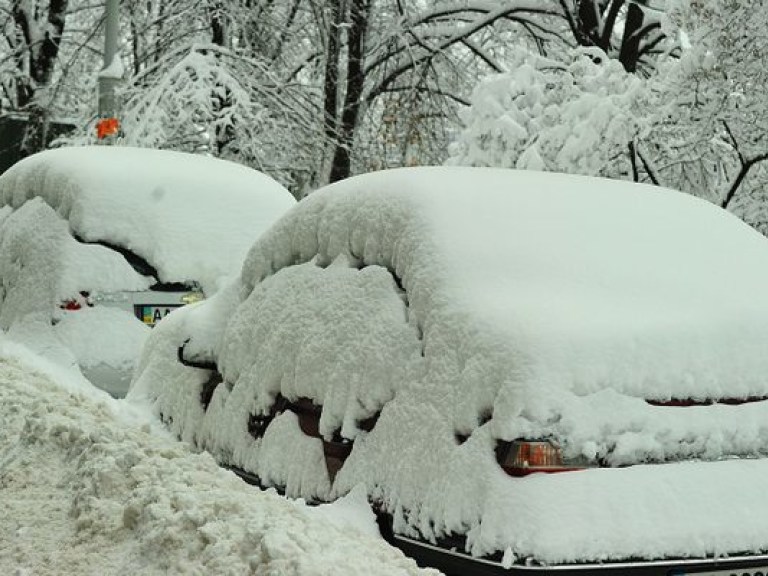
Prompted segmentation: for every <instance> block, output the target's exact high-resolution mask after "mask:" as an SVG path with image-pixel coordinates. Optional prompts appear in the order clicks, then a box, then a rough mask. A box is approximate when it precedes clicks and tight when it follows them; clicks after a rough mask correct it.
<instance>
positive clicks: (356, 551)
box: [0, 342, 436, 576]
mask: <svg viewBox="0 0 768 576" xmlns="http://www.w3.org/2000/svg"><path fill="white" fill-rule="evenodd" d="M7 353H8V346H7V345H6V344H5V342H3V356H6V359H4V360H3V361H0V430H2V431H3V433H2V435H0V471H2V486H3V506H2V507H0V571H2V572H3V573H7V574H27V573H29V574H39V575H44V574H84V573H99V574H127V573H130V574H147V575H150V574H158V575H160V574H244V573H255V574H280V575H286V576H288V575H291V574H295V575H297V576H299V575H300V576H310V575H315V574H316V575H321V574H340V575H345V574H346V575H350V576H352V575H354V576H357V575H359V574H363V573H366V574H376V575H381V576H391V575H416V574H436V572H434V571H428V570H419V569H418V568H417V567H416V565H415V563H414V562H413V561H411V560H409V559H407V558H405V557H404V556H403V555H402V554H400V553H399V552H398V551H396V550H394V549H392V548H390V547H389V546H388V545H386V543H384V541H383V540H381V539H380V538H379V537H371V533H372V532H373V531H375V525H373V526H372V524H371V517H370V512H368V511H367V507H363V508H362V509H360V505H361V504H362V503H361V501H360V497H359V493H358V496H357V497H353V498H352V499H351V500H349V501H347V502H344V503H343V504H342V505H341V506H340V508H339V513H338V514H337V513H335V505H334V506H331V507H328V508H325V509H321V510H309V509H308V508H307V507H306V506H305V505H304V504H302V503H300V502H295V503H292V502H289V501H286V500H285V499H283V498H282V497H279V496H277V495H276V494H274V493H270V492H262V491H259V490H256V489H254V488H253V487H250V486H248V485H246V484H244V483H243V482H242V481H241V480H239V479H238V478H237V477H235V476H234V475H233V474H231V473H228V472H225V471H223V470H221V469H220V468H219V467H218V466H217V465H216V464H215V463H214V462H213V460H212V459H211V457H210V456H208V455H206V454H194V453H192V452H190V450H189V449H188V447H187V446H186V445H184V444H181V443H178V442H175V441H173V440H171V439H169V438H166V437H164V436H161V435H158V434H157V433H155V432H153V431H152V428H151V425H150V424H149V423H148V421H144V423H142V417H141V414H140V413H135V412H134V413H132V412H131V407H130V406H126V405H125V404H123V403H121V402H116V401H110V399H109V398H106V397H105V398H103V400H102V401H100V400H99V396H98V393H96V392H94V391H91V392H90V394H83V393H75V392H67V391H65V390H64V389H63V388H62V387H60V386H59V385H57V384H54V383H53V381H51V380H50V379H49V378H48V377H46V376H43V375H42V374H40V373H35V372H32V371H29V370H25V369H24V368H23V367H22V366H21V365H20V364H19V362H18V361H16V360H13V359H8V358H7ZM94 394H96V397H93V395H94Z"/></svg>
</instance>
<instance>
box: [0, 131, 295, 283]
mask: <svg viewBox="0 0 768 576" xmlns="http://www.w3.org/2000/svg"><path fill="white" fill-rule="evenodd" d="M36 196H39V197H41V198H43V199H44V200H45V202H47V203H48V204H49V205H50V206H52V207H53V208H54V209H55V210H56V211H57V212H58V213H59V214H60V215H61V216H62V217H63V218H64V219H65V220H66V221H67V222H68V224H69V228H70V230H71V231H72V232H73V233H74V234H76V235H77V236H79V237H81V238H83V239H84V240H86V241H91V242H93V241H103V242H108V243H110V244H115V245H118V246H122V247H124V248H127V249H128V250H131V251H132V252H134V253H135V254H137V255H139V256H141V257H143V258H144V259H146V260H147V261H148V262H149V263H150V264H151V265H152V266H154V267H155V268H156V269H157V270H158V274H159V279H160V280H161V281H168V282H181V281H191V280H194V281H197V282H199V283H200V284H201V285H202V286H203V288H204V289H205V290H206V292H208V293H212V292H214V291H215V290H216V289H217V288H218V285H219V283H220V281H221V278H222V277H223V276H227V275H233V274H236V273H237V271H238V270H239V266H240V264H241V262H242V259H243V257H244V255H245V253H246V251H247V250H248V248H249V247H250V245H251V244H252V243H253V241H254V239H255V238H256V237H258V235H259V234H260V233H261V232H262V231H263V230H264V229H266V228H267V227H268V226H269V225H270V224H271V223H272V222H273V221H274V220H275V219H276V218H277V217H278V216H279V215H280V214H282V213H283V212H284V211H285V210H286V209H288V208H289V207H290V206H291V205H292V204H294V203H295V200H294V199H293V197H292V196H291V194H290V192H288V190H287V189H285V188H284V187H283V186H281V185H280V184H278V183H277V182H276V181H274V180H273V179H272V178H270V177H268V176H266V175H264V174H262V173H260V172H257V171H255V170H252V169H250V168H247V167H245V166H241V165H238V164H235V163H232V162H227V161H224V160H217V159H215V158H210V157H205V156H197V155H192V154H184V153H180V152H170V151H163V150H148V149H139V148H129V147H114V146H92V147H73V148H59V149H56V150H48V151H45V152H41V153H39V154H35V155H33V156H30V157H29V158H26V159H24V160H22V161H21V162H18V163H17V164H16V165H14V166H13V167H12V168H11V169H9V170H8V171H7V172H5V173H4V174H3V175H2V176H0V203H1V204H7V205H10V206H12V207H14V208H19V207H20V206H21V205H22V204H24V203H25V202H26V201H27V200H29V199H31V198H33V197H36Z"/></svg>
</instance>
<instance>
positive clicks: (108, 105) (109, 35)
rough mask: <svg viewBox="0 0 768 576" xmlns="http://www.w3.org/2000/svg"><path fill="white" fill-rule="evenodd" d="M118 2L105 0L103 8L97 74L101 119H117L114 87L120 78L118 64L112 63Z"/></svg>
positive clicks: (114, 54)
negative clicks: (101, 51) (101, 54)
mask: <svg viewBox="0 0 768 576" xmlns="http://www.w3.org/2000/svg"><path fill="white" fill-rule="evenodd" d="M119 8H120V0H106V5H105V6H104V68H102V70H101V72H100V73H99V116H100V117H101V118H114V117H117V112H118V110H117V100H116V98H115V87H116V86H117V84H118V82H120V79H121V77H122V73H120V74H116V73H115V71H116V70H119V71H122V66H120V65H119V64H120V63H119V62H114V59H115V58H116V57H117V58H119V56H118V54H117V36H118V25H119V18H118V12H119Z"/></svg>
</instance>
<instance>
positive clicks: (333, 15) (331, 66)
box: [323, 0, 343, 142]
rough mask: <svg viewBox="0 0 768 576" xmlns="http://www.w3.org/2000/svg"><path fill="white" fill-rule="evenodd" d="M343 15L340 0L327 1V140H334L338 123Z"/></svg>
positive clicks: (325, 120) (325, 84) (324, 118)
mask: <svg viewBox="0 0 768 576" xmlns="http://www.w3.org/2000/svg"><path fill="white" fill-rule="evenodd" d="M342 25H343V15H342V12H341V1H340V0H332V1H331V2H329V3H328V34H327V38H328V45H327V47H326V56H325V79H324V81H323V88H324V102H323V126H324V132H325V137H326V139H327V140H328V141H329V142H335V141H336V128H337V124H338V114H339V110H338V102H339V100H340V97H339V91H340V90H341V86H339V66H340V63H339V58H340V52H341V28H342Z"/></svg>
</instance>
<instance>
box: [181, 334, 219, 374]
mask: <svg viewBox="0 0 768 576" xmlns="http://www.w3.org/2000/svg"><path fill="white" fill-rule="evenodd" d="M190 340H191V338H187V339H186V340H184V343H183V344H182V345H181V346H179V348H178V350H177V353H176V357H177V359H178V360H179V362H180V363H181V364H183V365H184V366H188V367H190V368H199V369H200V370H217V369H218V368H217V366H216V362H214V361H213V360H192V359H190V358H187V357H186V356H185V349H186V346H187V344H189V341H190Z"/></svg>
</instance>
